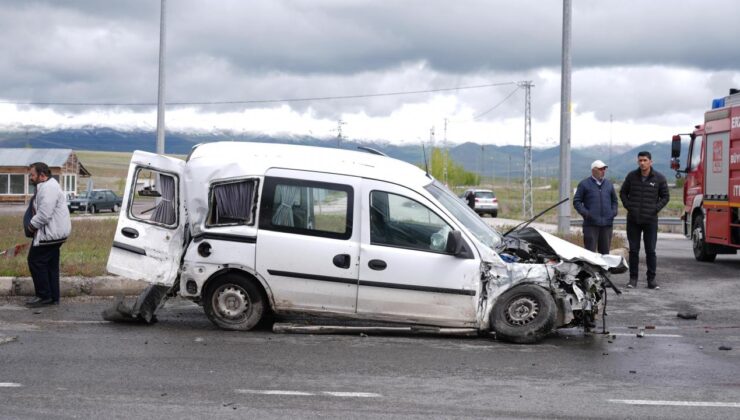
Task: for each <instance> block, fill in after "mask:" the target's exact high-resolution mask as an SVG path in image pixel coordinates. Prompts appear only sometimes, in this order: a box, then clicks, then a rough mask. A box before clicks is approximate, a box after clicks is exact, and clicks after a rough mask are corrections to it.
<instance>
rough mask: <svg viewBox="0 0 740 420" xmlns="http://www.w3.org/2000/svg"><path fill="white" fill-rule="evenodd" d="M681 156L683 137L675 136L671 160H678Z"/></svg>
mask: <svg viewBox="0 0 740 420" xmlns="http://www.w3.org/2000/svg"><path fill="white" fill-rule="evenodd" d="M679 156H681V136H680V135H675V136H673V139H672V140H671V158H674V159H675V158H678V157H679Z"/></svg>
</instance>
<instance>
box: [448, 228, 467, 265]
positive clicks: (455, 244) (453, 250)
mask: <svg viewBox="0 0 740 420" xmlns="http://www.w3.org/2000/svg"><path fill="white" fill-rule="evenodd" d="M445 252H447V253H448V254H452V255H454V256H455V257H457V258H465V259H471V258H473V251H471V250H470V247H468V244H467V243H466V242H465V239H463V237H462V233H460V231H459V230H453V231H450V233H448V234H447V247H446V248H445Z"/></svg>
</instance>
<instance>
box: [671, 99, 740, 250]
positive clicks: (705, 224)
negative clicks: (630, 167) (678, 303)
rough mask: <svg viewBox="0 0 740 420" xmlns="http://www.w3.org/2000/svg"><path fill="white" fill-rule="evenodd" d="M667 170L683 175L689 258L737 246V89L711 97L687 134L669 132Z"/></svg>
mask: <svg viewBox="0 0 740 420" xmlns="http://www.w3.org/2000/svg"><path fill="white" fill-rule="evenodd" d="M682 137H683V138H686V137H688V140H689V141H690V143H689V148H688V157H687V159H686V166H685V167H684V168H681V163H680V160H679V157H680V154H681V140H682ZM671 168H672V169H674V170H675V171H676V177H679V178H680V177H681V176H682V175H684V176H685V178H686V179H685V182H684V186H683V200H684V213H683V215H682V217H681V219H682V220H683V222H684V223H683V232H684V235H686V237H687V238H690V239H691V240H692V243H693V249H694V257H695V258H696V259H697V260H698V261H706V262H711V261H714V260H715V258H716V257H717V254H735V253H737V250H738V248H740V90H737V89H730V94H729V95H728V96H726V97H724V98H720V99H715V100H714V101H713V102H712V109H711V110H709V111H707V112H706V113H705V114H704V124H700V125H697V126H695V130H694V131H693V132H692V133H690V134H679V135H675V136H673V141H672V144H671Z"/></svg>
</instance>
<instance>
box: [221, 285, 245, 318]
mask: <svg viewBox="0 0 740 420" xmlns="http://www.w3.org/2000/svg"><path fill="white" fill-rule="evenodd" d="M213 303H214V306H215V308H216V312H218V313H219V314H220V315H221V317H222V318H225V319H229V320H235V319H239V318H243V317H244V316H245V314H246V313H247V311H248V310H249V307H250V301H249V295H247V292H246V291H245V290H244V289H242V288H241V287H238V286H234V285H228V286H223V287H221V288H220V289H219V290H218V291H217V292H216V293H215V294H214V302H213Z"/></svg>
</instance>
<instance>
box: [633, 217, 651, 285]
mask: <svg viewBox="0 0 740 420" xmlns="http://www.w3.org/2000/svg"><path fill="white" fill-rule="evenodd" d="M640 236H642V239H643V242H644V243H645V261H646V262H647V281H648V284H650V283H652V282H653V281H655V270H656V268H657V265H658V259H657V257H656V256H655V244H656V242H658V222H657V221H656V222H653V223H644V224H638V223H634V222H630V221H627V241H628V242H629V246H630V261H629V263H630V281H632V280H635V281H636V280H637V273H638V271H639V265H640Z"/></svg>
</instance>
